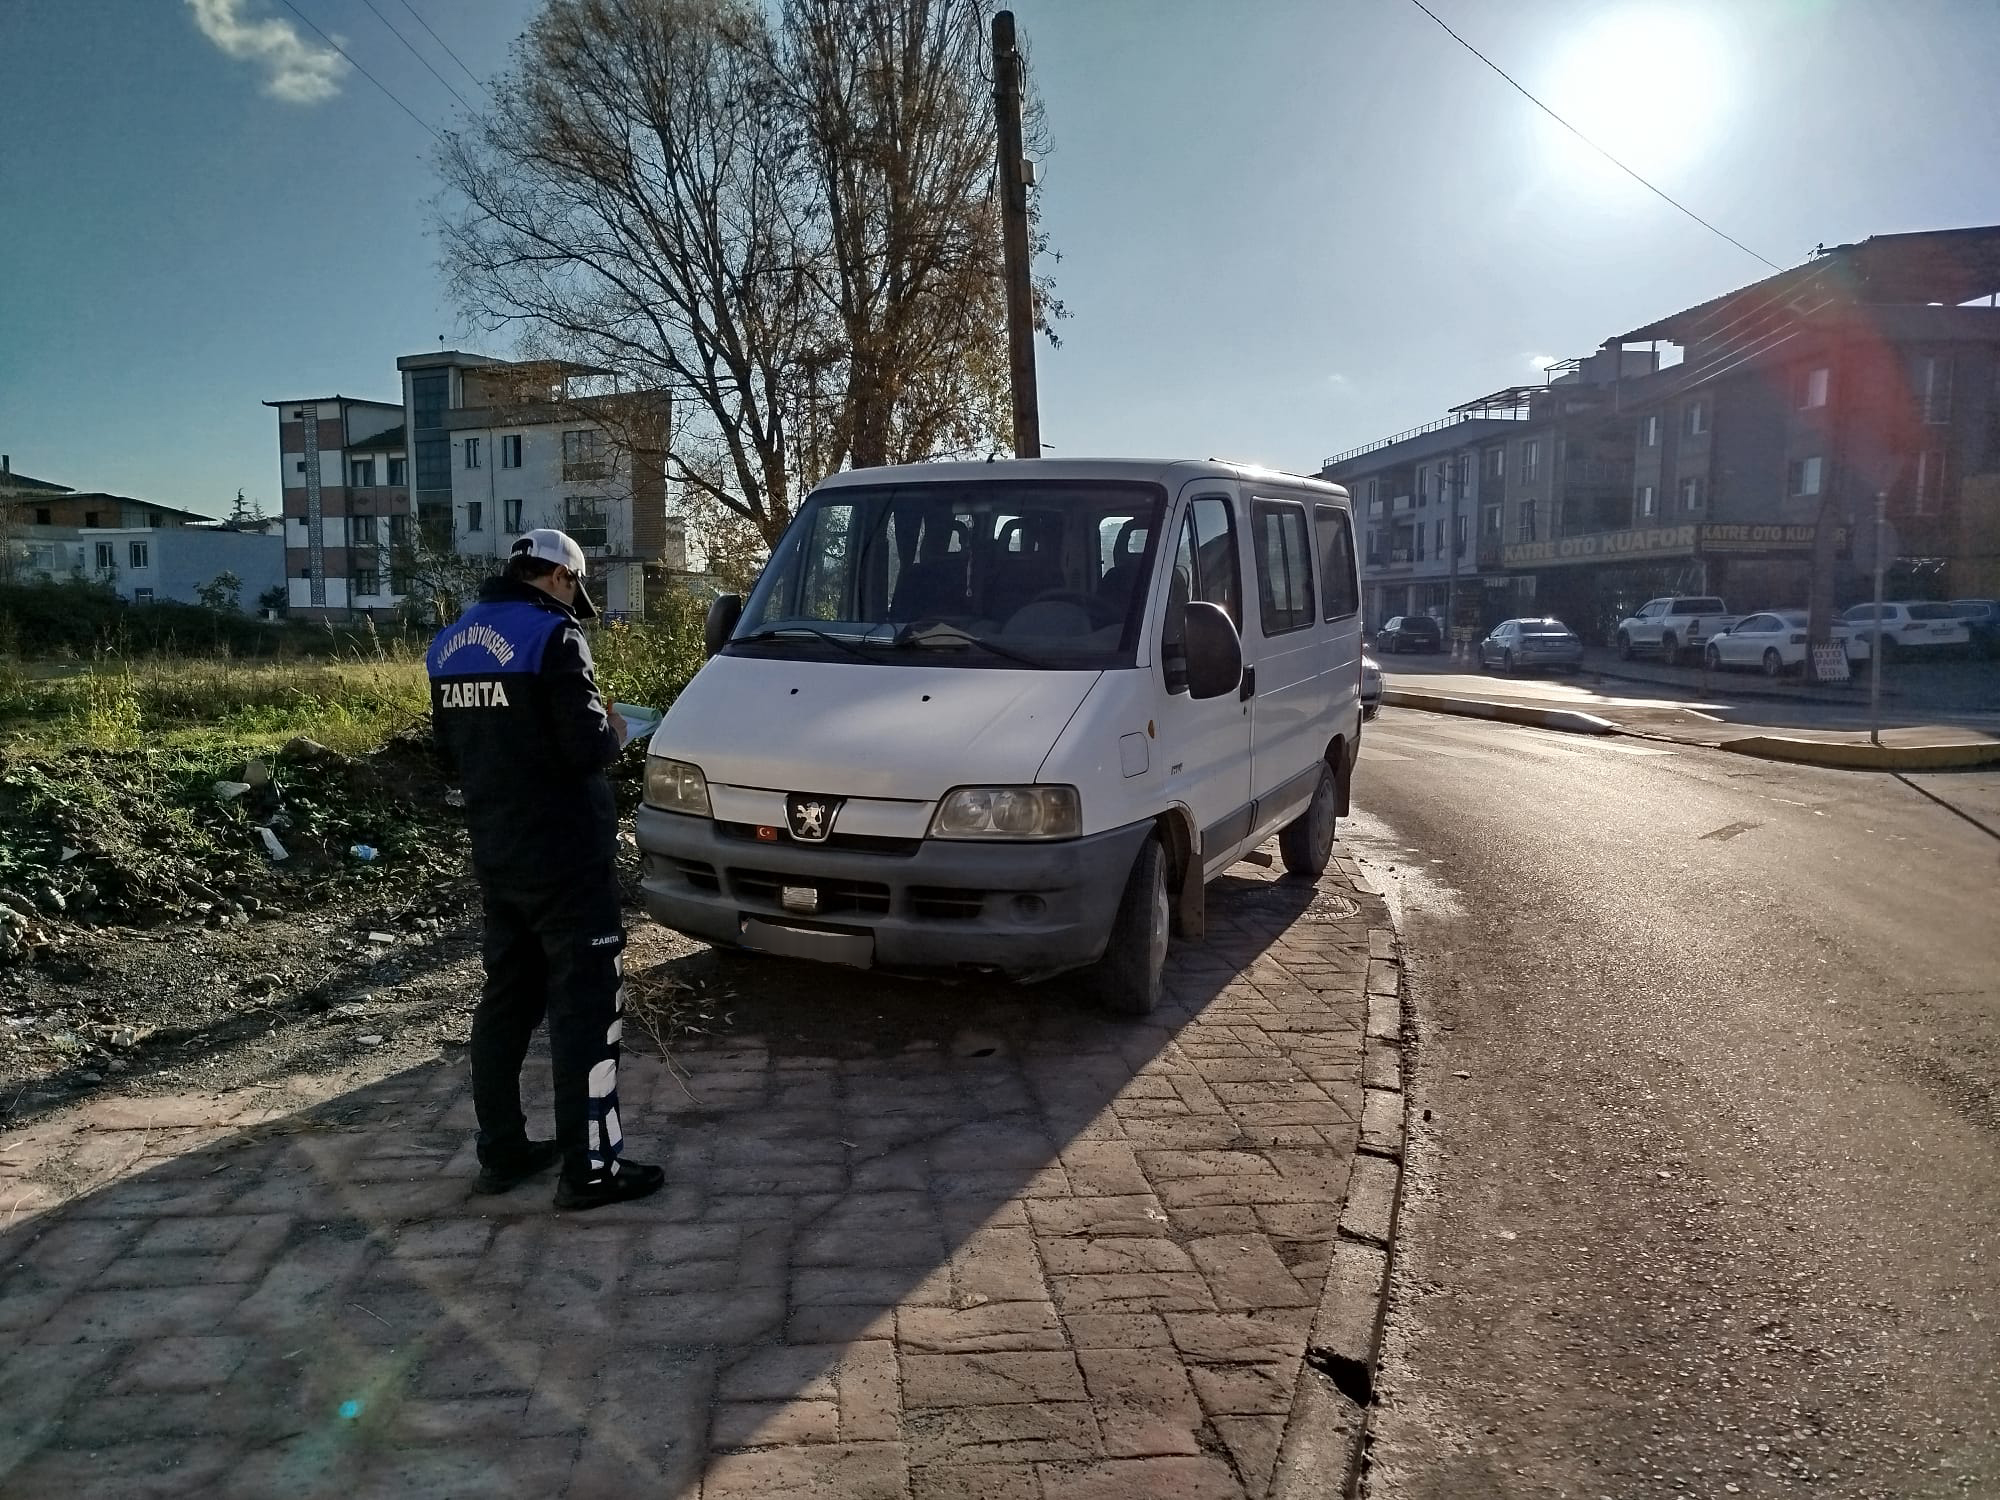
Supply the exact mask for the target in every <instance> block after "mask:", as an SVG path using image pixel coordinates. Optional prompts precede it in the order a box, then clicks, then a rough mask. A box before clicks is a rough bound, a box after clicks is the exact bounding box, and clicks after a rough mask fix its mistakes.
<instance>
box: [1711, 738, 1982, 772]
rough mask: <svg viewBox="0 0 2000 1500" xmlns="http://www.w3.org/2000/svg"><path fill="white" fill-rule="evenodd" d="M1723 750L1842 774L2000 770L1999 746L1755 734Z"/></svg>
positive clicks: (1724, 744) (1726, 743)
mask: <svg viewBox="0 0 2000 1500" xmlns="http://www.w3.org/2000/svg"><path fill="white" fill-rule="evenodd" d="M1721 748H1722V749H1724V750H1730V751H1733V752H1735V753H1736V754H1738V755H1754V756H1757V757H1758V758H1759V759H1761V760H1783V761H1792V762H1795V763H1797V764H1799V765H1804V766H1827V767H1830V768H1832V769H1834V770H1841V771H1958V770H1965V769H1968V768H1970V767H1973V766H2000V743H1991V742H1989V743H1987V744H1983V745H1976V744H1975V745H1857V744H1852V743H1849V742H1845V741H1828V740H1799V739H1792V738H1790V737H1788V736H1785V735H1778V734H1753V735H1748V736H1746V737H1744V738H1742V739H1737V740H1724V741H1723V742H1722V746H1721Z"/></svg>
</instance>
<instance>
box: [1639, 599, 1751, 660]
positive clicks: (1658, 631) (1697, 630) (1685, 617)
mask: <svg viewBox="0 0 2000 1500" xmlns="http://www.w3.org/2000/svg"><path fill="white" fill-rule="evenodd" d="M1736 619H1737V617H1736V616H1735V615H1732V614H1731V613H1729V610H1728V608H1727V607H1726V606H1725V605H1724V604H1723V602H1722V601H1721V600H1720V599H1717V598H1716V597H1715V596H1714V595H1712V594H1694V595H1679V596H1675V597H1671V598H1666V599H1649V600H1647V601H1646V602H1645V603H1644V604H1642V605H1641V606H1640V607H1639V611H1638V613H1637V614H1634V615H1632V616H1630V617H1629V618H1627V619H1624V620H1621V621H1619V622H1618V654H1619V655H1620V656H1621V657H1623V658H1624V659H1625V660H1626V661H1630V660H1631V659H1632V658H1633V656H1634V655H1636V654H1637V653H1638V652H1641V651H1657V652H1659V653H1660V655H1661V656H1663V657H1665V658H1666V659H1667V660H1668V661H1670V662H1675V661H1679V660H1680V659H1681V655H1682V653H1684V652H1699V651H1700V650H1701V648H1702V644H1703V643H1704V642H1705V641H1707V639H1708V638H1709V637H1710V636H1712V635H1714V634H1715V633H1716V632H1717V631H1719V630H1727V629H1728V628H1729V627H1730V626H1731V625H1734V624H1735V623H1736Z"/></svg>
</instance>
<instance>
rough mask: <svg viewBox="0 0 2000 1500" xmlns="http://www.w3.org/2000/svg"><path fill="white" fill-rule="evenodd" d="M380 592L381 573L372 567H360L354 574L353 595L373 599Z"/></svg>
mask: <svg viewBox="0 0 2000 1500" xmlns="http://www.w3.org/2000/svg"><path fill="white" fill-rule="evenodd" d="M381 592H382V575H381V574H380V573H378V572H377V571H376V570H375V569H373V568H361V569H358V570H356V572H355V574H354V597H355V598H357V599H373V598H375V597H376V596H377V595H379V594H380V593H381Z"/></svg>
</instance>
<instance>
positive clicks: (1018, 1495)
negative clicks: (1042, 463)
mask: <svg viewBox="0 0 2000 1500" xmlns="http://www.w3.org/2000/svg"><path fill="white" fill-rule="evenodd" d="M1041 1497H1042V1487H1041V1483H1040V1481H1038V1480H1037V1479H1036V1478H1035V1471H1034V1469H1033V1468H1031V1467H1029V1466H1027V1465H1025V1464H1021V1465H1016V1464H952V1465H937V1466H932V1467H927V1468H920V1469H912V1470H910V1500H1041Z"/></svg>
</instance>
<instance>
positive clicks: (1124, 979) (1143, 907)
mask: <svg viewBox="0 0 2000 1500" xmlns="http://www.w3.org/2000/svg"><path fill="white" fill-rule="evenodd" d="M1170 921H1171V910H1170V907H1169V905H1168V899H1167V855H1166V851H1165V850H1164V849H1162V848H1161V847H1160V841H1159V840H1158V839H1157V838H1148V839H1147V840H1146V842H1145V843H1144V844H1143V845H1141V846H1140V849H1139V857H1138V858H1137V859H1136V860H1134V861H1133V863H1132V874H1131V878H1130V879H1128V880H1127V881H1126V882H1125V897H1124V899H1123V900H1122V901H1120V902H1119V903H1118V915H1117V917H1116V918H1115V919H1114V920H1113V921H1112V923H1111V941H1110V942H1109V943H1107V944H1106V945H1105V948H1104V957H1103V958H1101V959H1099V960H1098V961H1097V967H1096V968H1095V969H1094V970H1092V971H1091V981H1092V987H1093V988H1094V989H1095V990H1096V991H1097V998H1098V1003H1099V1004H1101V1005H1102V1006H1103V1007H1104V1008H1105V1009H1106V1010H1108V1011H1110V1012H1111V1013H1112V1014H1113V1015H1116V1016H1149V1015H1151V1014H1152V1013H1153V1012H1154V1010H1156V1009H1157V1008H1158V1007H1159V1004H1160V995H1161V991H1162V987H1163V985H1164V983H1165V975H1166V968H1167V933H1168V925H1169V922H1170Z"/></svg>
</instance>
